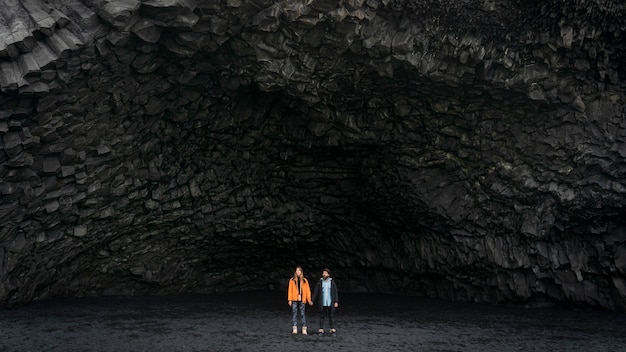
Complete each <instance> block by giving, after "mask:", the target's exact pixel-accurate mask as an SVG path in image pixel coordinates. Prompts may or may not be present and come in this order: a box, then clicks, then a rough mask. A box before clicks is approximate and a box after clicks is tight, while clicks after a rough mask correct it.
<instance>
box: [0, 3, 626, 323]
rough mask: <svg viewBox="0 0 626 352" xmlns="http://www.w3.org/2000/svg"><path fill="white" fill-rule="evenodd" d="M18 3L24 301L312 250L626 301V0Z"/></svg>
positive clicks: (463, 290)
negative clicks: (625, 56)
mask: <svg viewBox="0 0 626 352" xmlns="http://www.w3.org/2000/svg"><path fill="white" fill-rule="evenodd" d="M6 3H7V5H6V6H5V8H3V9H0V13H2V14H3V16H0V18H2V19H3V20H4V21H0V33H1V34H2V35H1V36H0V38H2V41H0V88H1V91H2V93H1V94H0V147H1V152H0V179H1V182H0V223H1V224H2V226H1V227H0V243H1V247H0V306H1V307H7V306H13V305H16V304H22V303H25V302H28V301H31V300H37V299H45V298H49V297H55V296H68V295H72V296H80V295H103V294H176V293H183V292H217V291H234V290H248V289H256V288H277V289H282V286H283V285H284V282H285V281H286V278H287V277H289V275H291V270H292V267H293V266H294V265H296V264H300V265H303V266H304V267H305V270H308V271H309V273H308V276H309V277H315V276H316V275H317V271H318V269H319V268H321V267H322V266H330V267H332V268H333V269H334V271H335V276H336V278H337V280H338V281H339V282H341V285H342V290H346V291H348V290H349V291H364V292H397V293H406V294H413V295H421V296H430V297H441V298H446V299H454V300H468V301H487V302H515V303H524V304H544V303H549V302H563V303H567V304H582V305H589V306H595V307H601V308H606V309H612V310H622V311H623V310H625V308H626V280H625V279H624V277H625V276H624V274H625V273H626V221H625V220H624V219H625V218H626V216H625V215H626V201H625V199H626V145H625V143H626V118H625V117H626V112H625V93H624V92H625V89H624V88H625V85H626V84H625V82H626V68H625V67H626V66H625V61H624V60H623V58H624V53H625V50H624V27H625V21H624V18H625V14H626V5H623V4H621V2H619V1H617V0H615V1H605V0H604V1H603V0H596V1H592V0H589V1H582V0H578V1H559V0H549V1H541V2H540V1H537V2H533V1H531V2H518V1H515V0H508V1H493V0H462V1H447V0H430V1H400V0H397V1H392V0H343V1H337V0H306V1H305V0H291V1H289V0H283V1H271V0H210V1H209V0H205V1H197V0H141V1H140V0H125V1H121V0H118V1H116V0H46V1H35V0H9V1H6ZM310 271H315V273H311V272H310Z"/></svg>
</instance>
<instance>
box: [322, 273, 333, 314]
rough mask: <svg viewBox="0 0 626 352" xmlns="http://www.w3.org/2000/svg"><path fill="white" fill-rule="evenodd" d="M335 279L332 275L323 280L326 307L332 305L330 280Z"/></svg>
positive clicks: (323, 301)
mask: <svg viewBox="0 0 626 352" xmlns="http://www.w3.org/2000/svg"><path fill="white" fill-rule="evenodd" d="M331 281H333V279H332V278H331V277H329V278H328V279H326V280H322V305H323V306H324V307H330V306H331V305H332V303H333V302H332V301H331V298H330V282H331Z"/></svg>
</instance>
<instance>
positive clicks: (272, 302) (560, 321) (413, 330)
mask: <svg viewBox="0 0 626 352" xmlns="http://www.w3.org/2000/svg"><path fill="white" fill-rule="evenodd" d="M285 298H286V297H285V295H284V294H282V293H277V292H249V293H236V294H224V295H203V296H184V297H100V298H83V299H61V300H51V301H44V302H36V303H32V304H30V305H27V306H24V307H21V308H17V309H9V310H2V311H0V351H3V352H4V351H6V352H47V351H48V352H51V351H54V352H56V351H59V352H92V351H102V352H105V351H106V352H109V351H115V352H126V351H129V352H130V351H133V352H134V351H146V352H160V351H163V352H175V351H181V352H182V351H185V352H193V351H290V352H291V351H368V352H377V351H585V352H588V351H626V315H625V314H622V313H611V312H604V311H594V310H589V309H581V310H572V309H558V308H542V309H538V308H532V309H531V308H527V309H525V308H521V307H504V306H493V305H486V304H468V303H450V302H444V301H439V300H425V299H417V298H410V297H398V296H387V295H366V294H344V295H342V306H341V307H340V309H339V311H338V312H337V317H336V318H337V324H336V325H337V334H335V336H328V335H324V336H318V335H316V334H312V335H309V336H303V335H296V336H293V335H291V326H290V325H291V310H290V308H289V306H288V305H287V303H286V301H285ZM307 318H308V320H309V321H308V325H309V329H310V330H311V332H315V331H317V323H318V316H317V311H315V310H314V309H313V308H311V307H308V310H307Z"/></svg>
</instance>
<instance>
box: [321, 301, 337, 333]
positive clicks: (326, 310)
mask: <svg viewBox="0 0 626 352" xmlns="http://www.w3.org/2000/svg"><path fill="white" fill-rule="evenodd" d="M334 313H335V308H334V307H329V306H323V307H322V310H320V329H323V328H324V318H325V317H328V322H329V323H330V328H331V329H334V328H335V322H334V320H333V315H334Z"/></svg>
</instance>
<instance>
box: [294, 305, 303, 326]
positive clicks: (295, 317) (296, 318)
mask: <svg viewBox="0 0 626 352" xmlns="http://www.w3.org/2000/svg"><path fill="white" fill-rule="evenodd" d="M305 308H306V304H304V303H302V302H297V301H293V302H291V325H292V326H298V311H300V318H301V319H302V326H306V314H305Z"/></svg>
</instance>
